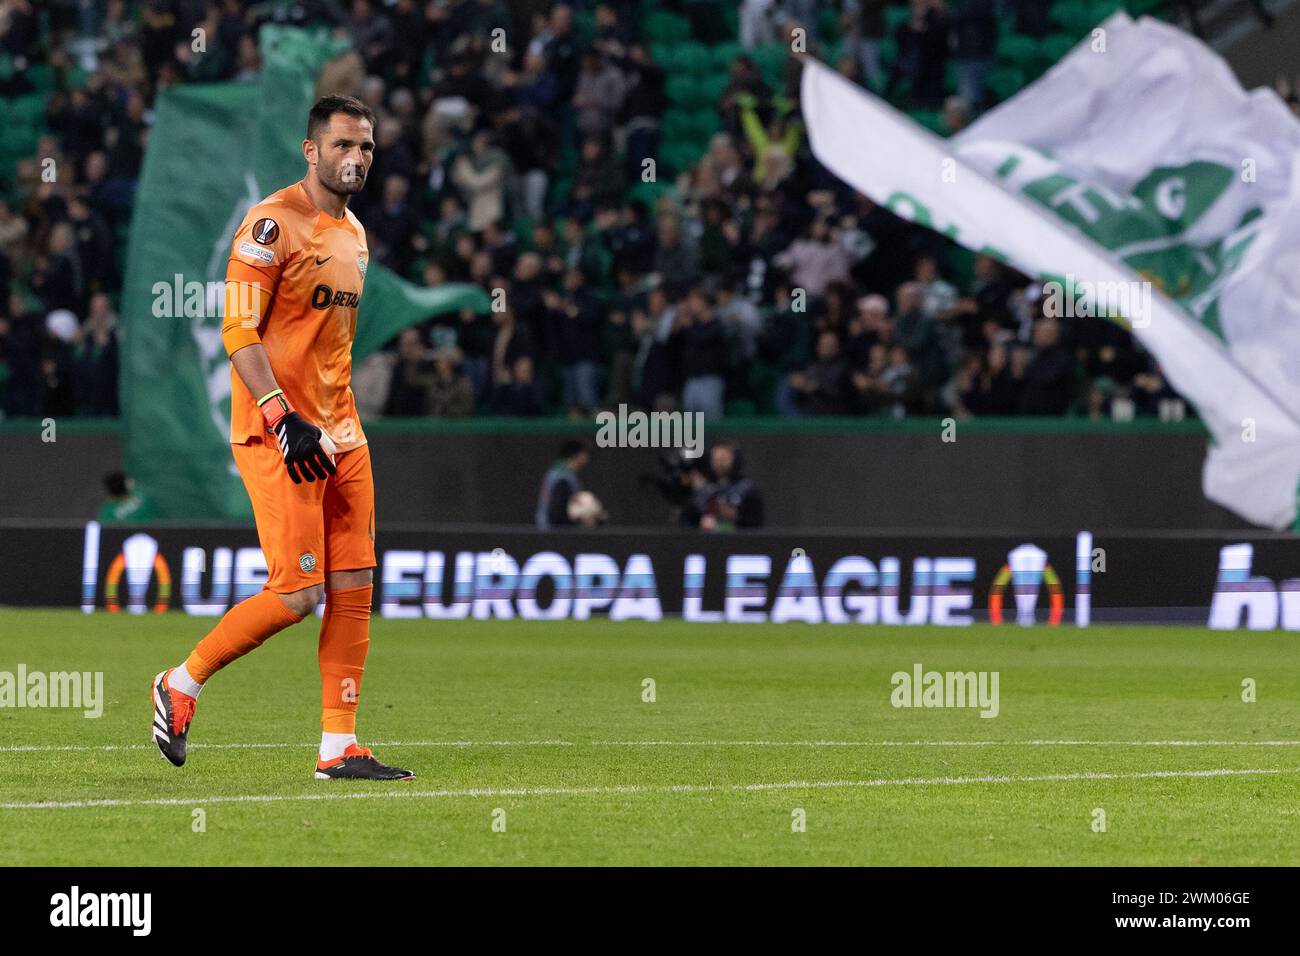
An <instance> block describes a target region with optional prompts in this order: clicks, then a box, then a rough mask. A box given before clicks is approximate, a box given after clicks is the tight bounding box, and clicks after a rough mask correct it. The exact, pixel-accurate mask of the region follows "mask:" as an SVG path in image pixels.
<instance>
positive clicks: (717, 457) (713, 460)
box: [709, 445, 736, 478]
mask: <svg viewBox="0 0 1300 956" xmlns="http://www.w3.org/2000/svg"><path fill="white" fill-rule="evenodd" d="M735 460H736V456H735V454H734V453H733V452H732V450H731V449H730V448H728V447H727V446H726V445H719V446H717V447H716V448H714V449H713V451H712V452H711V453H710V454H709V464H710V465H712V466H713V473H714V474H715V475H717V476H718V477H719V478H725V477H727V475H729V474H731V466H732V465H733V464H734V463H735Z"/></svg>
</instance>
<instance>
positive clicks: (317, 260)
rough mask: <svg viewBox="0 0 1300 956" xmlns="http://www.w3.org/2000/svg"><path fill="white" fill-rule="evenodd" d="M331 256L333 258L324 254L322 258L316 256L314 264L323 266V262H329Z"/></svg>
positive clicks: (331, 257)
mask: <svg viewBox="0 0 1300 956" xmlns="http://www.w3.org/2000/svg"><path fill="white" fill-rule="evenodd" d="M333 258H334V257H333V256H326V257H325V258H324V259H322V258H321V257H320V256H317V257H316V265H318V266H323V265H324V264H325V263H327V262H329V261H330V260H331V259H333Z"/></svg>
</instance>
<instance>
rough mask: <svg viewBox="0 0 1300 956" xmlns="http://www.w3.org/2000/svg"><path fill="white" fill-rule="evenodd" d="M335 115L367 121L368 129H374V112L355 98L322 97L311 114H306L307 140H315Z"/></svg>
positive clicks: (335, 95)
mask: <svg viewBox="0 0 1300 956" xmlns="http://www.w3.org/2000/svg"><path fill="white" fill-rule="evenodd" d="M335 113H344V114H346V115H348V116H355V117H357V119H363V120H368V121H369V123H370V128H371V129H374V128H375V111H374V110H372V109H371V108H370V107H369V106H367V105H366V104H365V103H363V102H361V101H360V100H359V99H357V98H356V97H355V96H340V95H337V94H334V95H331V96H322V97H321V98H320V99H318V100H317V101H316V105H315V106H313V107H312V108H311V112H309V113H308V114H307V138H308V139H310V140H315V139H316V137H317V136H319V135H320V131H321V130H322V129H324V128H325V127H326V126H329V124H330V118H331V117H332V116H334V114H335Z"/></svg>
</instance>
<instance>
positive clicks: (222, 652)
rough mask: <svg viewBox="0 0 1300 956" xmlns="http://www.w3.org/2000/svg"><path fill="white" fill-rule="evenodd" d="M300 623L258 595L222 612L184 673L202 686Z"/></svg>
mask: <svg viewBox="0 0 1300 956" xmlns="http://www.w3.org/2000/svg"><path fill="white" fill-rule="evenodd" d="M301 620H302V618H300V617H299V616H298V615H296V614H294V613H293V612H292V611H290V610H289V609H288V608H287V607H285V606H284V602H283V601H281V600H280V598H279V596H278V595H276V593H275V592H274V591H266V590H262V591H259V592H257V593H256V594H254V595H253V596H252V597H251V598H248V599H247V600H244V601H240V602H239V603H238V604H236V605H235V606H234V607H232V608H231V609H230V610H229V611H227V612H226V614H225V616H224V617H223V618H222V619H221V622H220V623H219V624H217V626H216V627H214V628H213V629H212V632H211V633H210V634H209V635H208V636H207V637H205V638H204V639H203V640H201V641H199V643H198V645H197V646H196V647H195V648H194V651H193V652H192V653H191V654H190V656H189V658H188V659H186V661H185V669H186V670H187V671H189V673H190V676H191V677H193V678H194V680H196V681H198V683H200V684H202V683H204V682H205V681H207V679H208V678H209V677H211V676H212V675H213V674H215V673H216V672H217V671H219V670H221V668H223V667H225V666H226V665H227V664H229V663H230V662H231V661H234V660H238V659H239V658H241V657H243V656H244V655H245V654H247V653H248V652H249V651H251V650H254V649H255V648H257V647H260V646H261V645H262V642H263V641H265V640H266V639H267V638H268V637H270V636H271V635H272V634H277V633H279V632H280V631H283V630H284V629H285V628H286V627H288V626H289V625H291V624H297V623H298V622H299V621H301ZM363 656H364V655H363Z"/></svg>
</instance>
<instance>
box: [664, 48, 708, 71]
mask: <svg viewBox="0 0 1300 956" xmlns="http://www.w3.org/2000/svg"><path fill="white" fill-rule="evenodd" d="M673 61H674V64H675V66H676V68H677V69H678V70H682V71H683V72H686V73H692V74H695V75H702V74H705V73H708V72H709V71H710V70H712V69H713V55H712V54H711V53H710V52H709V48H708V47H706V46H705V45H704V44H703V43H683V44H681V45H679V46H678V47H677V49H676V53H675V54H674V57H673Z"/></svg>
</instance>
